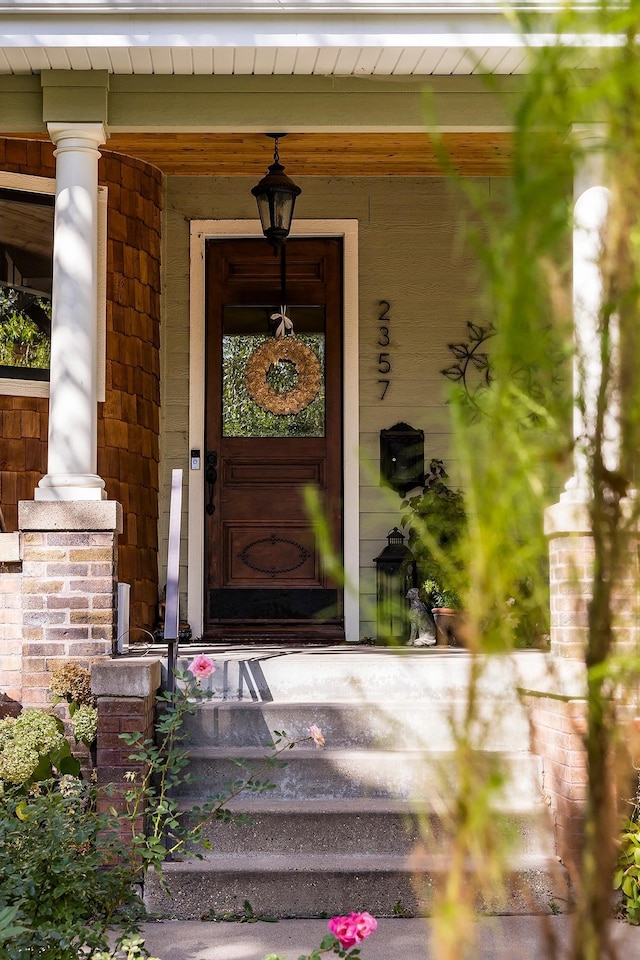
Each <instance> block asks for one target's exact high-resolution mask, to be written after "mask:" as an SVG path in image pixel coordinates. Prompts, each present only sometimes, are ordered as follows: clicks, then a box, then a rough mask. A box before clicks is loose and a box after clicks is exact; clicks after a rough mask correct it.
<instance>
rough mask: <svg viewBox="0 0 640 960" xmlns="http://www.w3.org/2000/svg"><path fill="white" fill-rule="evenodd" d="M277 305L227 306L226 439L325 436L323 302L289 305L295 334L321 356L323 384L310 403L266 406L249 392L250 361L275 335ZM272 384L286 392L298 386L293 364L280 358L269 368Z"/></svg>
mask: <svg viewBox="0 0 640 960" xmlns="http://www.w3.org/2000/svg"><path fill="white" fill-rule="evenodd" d="M277 309H279V308H276V307H273V306H269V307H266V306H226V307H225V308H224V314H223V332H222V430H223V435H224V436H225V437H323V436H324V434H325V387H324V370H325V312H324V307H323V306H302V305H298V306H296V305H295V304H294V305H291V306H289V307H288V308H287V315H288V316H289V317H290V318H291V320H292V321H293V325H294V329H295V335H296V337H297V338H298V340H300V341H301V342H302V343H304V344H305V345H306V346H307V347H309V348H310V349H311V350H312V351H313V352H314V353H315V355H316V357H317V358H318V361H319V363H320V369H321V373H322V376H321V382H320V388H319V390H318V393H317V394H316V396H315V397H314V399H313V400H312V401H311V403H310V404H309V405H308V406H307V407H305V408H304V409H303V410H300V411H299V412H298V413H292V414H280V413H277V414H276V413H272V412H270V411H269V410H263V409H262V408H261V407H260V406H259V405H258V404H257V403H256V402H255V401H254V400H253V399H252V398H251V396H250V395H249V391H248V390H247V384H246V379H245V373H246V367H247V363H248V361H249V359H250V357H251V355H252V354H253V352H254V351H255V350H256V348H257V347H258V346H259V345H260V344H261V343H264V342H265V341H266V340H269V339H271V338H272V337H273V334H274V330H275V326H276V325H277V322H274V321H272V320H271V315H272V314H273V313H274V311H275V310H277ZM265 376H266V379H267V382H268V383H269V385H270V386H271V387H272V388H273V389H274V390H276V391H278V392H280V393H283V394H286V393H287V392H288V391H290V390H292V389H294V388H295V386H296V383H297V376H298V373H297V369H296V365H295V363H292V362H290V361H288V360H282V361H279V362H277V363H274V364H272V365H271V366H270V367H269V369H268V370H267V371H266V374H265Z"/></svg>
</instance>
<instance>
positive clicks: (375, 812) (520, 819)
mask: <svg viewBox="0 0 640 960" xmlns="http://www.w3.org/2000/svg"><path fill="white" fill-rule="evenodd" d="M191 806H192V804H191V803H183V804H182V807H183V809H185V810H190V809H191ZM228 809H230V810H231V811H232V812H233V813H235V814H240V815H242V816H243V817H245V818H249V820H250V822H241V823H233V822H232V823H221V822H219V821H214V822H212V823H210V824H207V826H206V827H205V829H204V836H205V837H206V838H207V840H209V841H210V843H211V845H212V847H213V849H214V850H215V851H216V854H217V855H218V856H220V857H225V858H227V857H235V856H236V855H238V854H250V853H253V854H256V853H257V852H260V853H261V854H263V855H267V854H272V853H274V854H279V853H283V852H285V851H286V852H287V853H289V854H300V855H304V856H306V855H308V854H313V853H322V854H330V853H332V852H333V853H335V851H337V850H339V851H340V853H341V854H344V855H350V854H354V855H362V854H363V853H375V854H378V855H382V854H385V855H391V854H395V855H404V856H408V855H409V854H410V853H411V852H412V851H413V850H414V849H415V848H416V847H417V846H421V845H423V844H426V845H427V846H428V848H429V851H430V852H431V853H444V852H446V851H447V850H448V849H449V848H450V837H451V828H450V827H449V828H448V827H447V824H448V823H450V820H449V811H448V810H447V808H446V804H444V803H440V804H432V805H431V806H423V807H422V808H421V809H419V810H416V808H415V807H413V806H412V805H410V804H408V803H406V802H405V801H390V800H386V799H385V800H360V801H359V802H354V801H352V800H330V801H323V800H306V801H305V800H298V801H282V802H280V803H278V802H275V801H272V800H271V799H270V798H269V797H267V798H265V799H263V800H247V799H243V800H239V801H235V802H233V803H231V804H229V805H228ZM195 822H196V818H195V817H193V816H189V815H186V816H185V823H188V824H195ZM493 826H494V828H495V829H496V830H497V832H498V835H499V836H500V837H501V838H502V839H503V840H504V841H505V842H506V843H507V844H508V848H509V849H511V850H513V851H514V852H516V851H517V852H518V853H519V854H529V855H531V854H545V855H546V856H548V857H553V855H554V852H555V851H554V843H553V829H552V823H551V819H550V816H549V808H548V807H547V806H546V805H545V804H543V803H542V801H538V803H536V804H523V805H522V806H521V807H520V808H519V809H518V808H514V807H512V808H511V809H508V810H502V811H494V813H493Z"/></svg>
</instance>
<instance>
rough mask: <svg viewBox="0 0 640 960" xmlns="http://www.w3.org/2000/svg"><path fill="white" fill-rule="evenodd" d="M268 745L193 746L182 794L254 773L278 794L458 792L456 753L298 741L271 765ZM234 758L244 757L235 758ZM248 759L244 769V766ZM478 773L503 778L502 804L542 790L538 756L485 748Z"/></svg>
mask: <svg viewBox="0 0 640 960" xmlns="http://www.w3.org/2000/svg"><path fill="white" fill-rule="evenodd" d="M264 755H265V754H264V751H263V750H261V749H260V748H256V747H237V748H234V749H233V751H232V752H230V751H229V750H227V749H225V748H220V747H194V748H191V750H190V760H191V762H190V773H191V775H192V779H191V782H190V783H187V784H184V785H182V786H181V788H180V789H179V790H178V791H177V793H178V795H180V794H182V795H186V796H201V797H203V796H206V795H210V794H215V793H218V792H219V791H224V789H225V787H226V786H227V785H228V784H229V783H232V782H235V781H238V780H241V779H244V777H245V776H247V775H248V773H253V774H254V775H255V776H257V777H258V779H259V780H261V781H264V780H268V781H270V782H271V783H272V784H273V788H272V789H270V790H269V791H268V794H269V797H270V798H272V799H277V800H337V799H353V798H364V797H367V798H379V799H384V798H388V799H395V800H410V799H418V800H420V801H422V802H428V801H433V800H437V799H440V798H443V797H444V798H446V797H448V796H451V795H452V793H453V790H454V784H455V782H456V757H455V754H454V753H452V752H447V751H441V752H439V751H423V750H402V751H400V750H395V751H383V750H366V751H364V750H328V749H326V748H325V749H318V748H314V747H309V748H305V747H304V746H299V747H297V748H296V749H295V750H292V751H291V752H290V753H287V757H286V761H287V762H286V763H284V762H282V763H280V762H278V763H277V764H276V765H274V766H271V767H268V768H267V769H262V770H261V768H262V767H263V766H264ZM234 760H235V761H237V762H235V763H234ZM238 762H239V763H242V764H244V765H245V767H244V768H242V767H240V766H239V765H238ZM475 762H476V764H477V776H478V777H479V778H482V779H483V780H484V779H485V778H486V777H488V776H489V774H491V773H498V774H499V775H501V776H502V777H503V778H504V782H503V786H502V789H501V791H500V792H499V793H498V795H497V797H496V802H498V803H499V802H500V800H501V798H502V799H503V802H506V801H507V800H508V802H509V803H510V804H513V803H515V804H518V803H520V802H521V801H528V802H531V801H532V800H533V799H538V798H539V797H540V794H541V788H540V785H541V783H542V779H541V766H540V761H539V758H537V757H534V756H533V755H531V754H526V753H521V752H520V753H514V754H511V753H499V752H494V753H492V752H489V751H484V752H481V753H477V754H476V756H475Z"/></svg>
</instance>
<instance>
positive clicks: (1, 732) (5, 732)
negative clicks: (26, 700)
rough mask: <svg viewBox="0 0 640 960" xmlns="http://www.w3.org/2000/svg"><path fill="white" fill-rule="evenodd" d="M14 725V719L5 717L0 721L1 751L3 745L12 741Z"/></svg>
mask: <svg viewBox="0 0 640 960" xmlns="http://www.w3.org/2000/svg"><path fill="white" fill-rule="evenodd" d="M15 725H16V718H15V717H5V718H4V720H0V750H2V748H3V747H4V745H5V743H9V741H10V740H13V738H14V736H15Z"/></svg>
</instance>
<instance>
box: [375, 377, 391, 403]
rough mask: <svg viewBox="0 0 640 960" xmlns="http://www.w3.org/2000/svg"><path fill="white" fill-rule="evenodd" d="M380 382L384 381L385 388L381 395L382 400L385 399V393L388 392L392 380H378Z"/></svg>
mask: <svg viewBox="0 0 640 960" xmlns="http://www.w3.org/2000/svg"><path fill="white" fill-rule="evenodd" d="M378 383H384V390H383V391H382V395H381V397H380V399H381V400H384V395H385V393H386V392H387V390H388V389H389V384H390V383H391V381H390V380H378Z"/></svg>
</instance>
